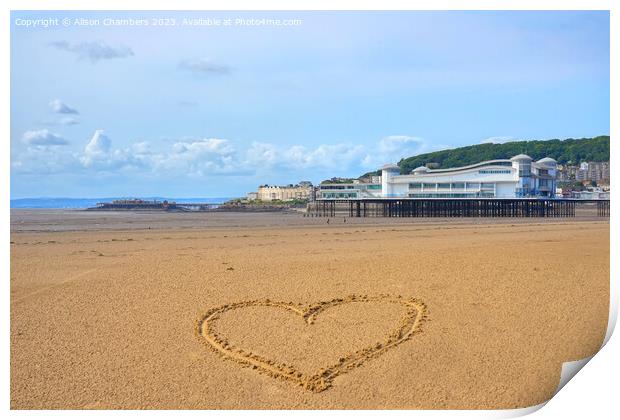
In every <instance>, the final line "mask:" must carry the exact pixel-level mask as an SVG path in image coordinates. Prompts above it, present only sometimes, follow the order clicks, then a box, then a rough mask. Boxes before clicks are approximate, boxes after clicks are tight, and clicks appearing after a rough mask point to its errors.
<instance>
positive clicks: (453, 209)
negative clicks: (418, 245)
mask: <svg viewBox="0 0 620 420" xmlns="http://www.w3.org/2000/svg"><path fill="white" fill-rule="evenodd" d="M581 211H583V212H585V213H588V214H590V215H592V216H597V217H609V212H610V205H609V200H575V199H539V198H476V199H469V198H458V199H443V198H425V199H419V198H383V199H350V200H329V199H328V200H318V201H314V202H311V203H309V204H308V208H307V214H308V216H311V217H335V216H337V215H343V216H347V217H575V216H576V214H578V213H579V212H581Z"/></svg>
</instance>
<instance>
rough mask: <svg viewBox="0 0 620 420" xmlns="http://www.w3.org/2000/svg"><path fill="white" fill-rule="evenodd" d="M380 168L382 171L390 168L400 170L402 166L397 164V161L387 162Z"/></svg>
mask: <svg viewBox="0 0 620 420" xmlns="http://www.w3.org/2000/svg"><path fill="white" fill-rule="evenodd" d="M380 169H381V170H382V171H385V170H389V169H398V170H399V171H400V166H398V165H397V164H395V163H386V164H385V165H383V166H382V167H381V168H380Z"/></svg>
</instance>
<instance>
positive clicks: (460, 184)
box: [452, 182, 465, 190]
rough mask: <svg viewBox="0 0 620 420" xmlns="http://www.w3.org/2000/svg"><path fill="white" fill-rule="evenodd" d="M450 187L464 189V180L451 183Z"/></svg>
mask: <svg viewBox="0 0 620 420" xmlns="http://www.w3.org/2000/svg"><path fill="white" fill-rule="evenodd" d="M452 189H453V190H464V189H465V183H464V182H455V183H454V184H452Z"/></svg>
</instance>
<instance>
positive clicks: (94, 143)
mask: <svg viewBox="0 0 620 420" xmlns="http://www.w3.org/2000/svg"><path fill="white" fill-rule="evenodd" d="M140 147H142V148H144V145H141V146H138V149H139V148H140ZM79 161H80V162H81V163H82V165H83V166H84V167H85V168H90V169H94V170H99V171H111V170H121V169H136V168H142V169H146V168H148V167H149V162H148V159H145V155H144V154H142V153H139V150H136V149H134V147H133V146H132V147H130V148H127V149H113V148H112V140H110V138H109V137H108V136H106V135H105V133H104V131H103V130H96V131H95V133H94V134H93V136H92V138H91V139H90V140H89V142H88V143H87V144H86V147H84V152H83V154H82V155H81V156H80V157H79Z"/></svg>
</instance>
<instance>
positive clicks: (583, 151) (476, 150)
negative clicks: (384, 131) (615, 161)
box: [364, 136, 609, 176]
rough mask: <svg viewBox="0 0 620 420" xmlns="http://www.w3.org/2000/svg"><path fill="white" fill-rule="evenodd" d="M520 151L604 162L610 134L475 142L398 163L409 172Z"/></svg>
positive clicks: (562, 161)
mask: <svg viewBox="0 0 620 420" xmlns="http://www.w3.org/2000/svg"><path fill="white" fill-rule="evenodd" d="M519 153H525V154H526V155H529V156H531V157H532V158H533V159H534V160H538V159H542V158H543V157H545V156H549V157H552V158H554V159H555V160H557V161H558V163H560V164H567V163H571V164H579V163H581V162H584V161H593V162H601V161H603V162H605V161H609V136H598V137H592V138H583V139H566V140H558V139H554V140H531V141H514V142H509V143H501V144H493V143H485V144H477V145H474V146H465V147H459V148H456V149H448V150H440V151H438V152H431V153H424V154H422V155H417V156H411V157H408V158H405V159H402V160H401V161H400V162H398V166H400V171H401V173H409V172H411V171H412V170H413V169H415V168H417V167H418V166H424V165H426V164H428V163H433V164H437V167H438V168H454V167H459V166H466V165H473V164H474V163H478V162H482V161H485V160H492V159H509V158H511V157H513V156H515V155H518V154H519ZM380 174H381V171H374V172H369V173H367V174H365V175H364V176H368V175H380Z"/></svg>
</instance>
